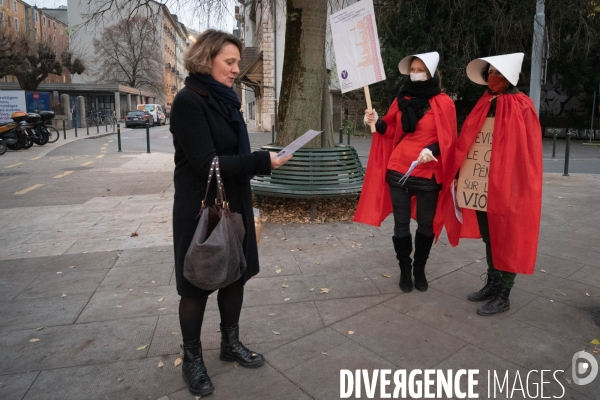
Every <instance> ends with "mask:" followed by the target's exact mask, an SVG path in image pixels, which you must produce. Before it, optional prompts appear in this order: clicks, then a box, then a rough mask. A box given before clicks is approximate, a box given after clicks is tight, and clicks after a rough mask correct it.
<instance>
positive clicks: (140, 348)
mask: <svg viewBox="0 0 600 400" xmlns="http://www.w3.org/2000/svg"><path fill="white" fill-rule="evenodd" d="M146 347H148V345H147V344H145V345H143V346H140V347H138V348H137V350H144V349H145V348H146Z"/></svg>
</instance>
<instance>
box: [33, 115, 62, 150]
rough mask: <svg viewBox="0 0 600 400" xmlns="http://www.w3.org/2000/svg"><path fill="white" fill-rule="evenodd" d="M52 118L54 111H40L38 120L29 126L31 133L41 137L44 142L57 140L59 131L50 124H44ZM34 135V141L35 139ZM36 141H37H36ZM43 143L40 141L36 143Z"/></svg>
mask: <svg viewBox="0 0 600 400" xmlns="http://www.w3.org/2000/svg"><path fill="white" fill-rule="evenodd" d="M53 118H54V111H40V113H39V120H38V121H37V122H35V123H34V124H32V126H31V127H30V131H31V134H32V135H33V136H35V137H38V138H39V137H43V138H44V139H43V140H45V143H43V144H46V143H54V142H56V141H57V140H58V138H59V136H60V133H59V132H58V130H57V129H56V128H54V127H53V126H51V125H46V124H47V123H48V122H49V121H51V120H52V119H53ZM35 137H34V141H35ZM36 143H37V142H36ZM37 144H39V145H43V144H42V143H37Z"/></svg>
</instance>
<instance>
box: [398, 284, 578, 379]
mask: <svg viewBox="0 0 600 400" xmlns="http://www.w3.org/2000/svg"><path fill="white" fill-rule="evenodd" d="M478 306H479V305H478V304H477V303H473V302H469V301H468V300H466V301H463V300H459V299H456V298H454V297H452V296H448V295H443V296H440V297H438V298H436V299H434V300H432V301H430V302H427V303H425V304H423V305H422V306H419V307H417V308H415V309H413V310H411V311H409V312H408V313H406V315H408V316H410V317H412V318H414V319H416V320H419V321H421V322H423V323H425V324H427V325H429V326H432V327H435V328H437V329H439V330H441V331H443V332H447V333H448V334H451V335H452V336H454V337H456V338H459V339H461V340H463V341H465V342H468V343H471V344H473V345H475V346H477V347H479V348H483V349H486V350H487V351H489V352H490V353H493V354H495V355H497V356H499V357H503V358H505V359H509V360H511V362H513V363H515V364H517V365H519V366H520V367H524V368H528V369H539V368H540V366H541V365H542V366H544V368H547V369H553V370H556V369H564V368H565V367H566V365H568V364H569V362H570V360H571V357H572V356H573V354H574V353H575V352H576V351H577V350H578V349H579V348H580V347H581V344H579V343H577V342H575V341H573V340H570V339H566V338H564V337H560V336H556V335H554V334H552V333H549V332H547V331H545V330H543V329H540V328H537V327H534V326H532V325H529V324H527V323H524V322H521V321H517V320H515V319H512V318H510V317H509V316H508V315H506V314H504V315H502V314H501V315H497V316H494V318H488V317H482V316H479V315H477V314H476V313H475V310H476V309H477V307H478Z"/></svg>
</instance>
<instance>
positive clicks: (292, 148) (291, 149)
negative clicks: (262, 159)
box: [277, 129, 323, 158]
mask: <svg viewBox="0 0 600 400" xmlns="http://www.w3.org/2000/svg"><path fill="white" fill-rule="evenodd" d="M320 133H323V131H313V130H312V129H311V130H309V131H308V132H306V133H305V134H304V135H302V136H300V137H299V138H298V139H296V140H294V141H293V142H292V143H290V144H288V145H287V147H286V148H284V149H283V150H281V151H280V152H279V153H277V158H283V157H285V156H289V155H291V154H293V153H295V152H296V150H298V149H299V148H300V147H302V146H304V145H305V144H306V143H308V142H310V141H311V140H312V139H314V138H315V137H316V136H317V135H319V134H320Z"/></svg>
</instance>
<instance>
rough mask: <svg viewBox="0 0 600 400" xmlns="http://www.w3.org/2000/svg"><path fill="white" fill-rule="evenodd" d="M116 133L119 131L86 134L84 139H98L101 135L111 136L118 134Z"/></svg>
mask: <svg viewBox="0 0 600 400" xmlns="http://www.w3.org/2000/svg"><path fill="white" fill-rule="evenodd" d="M116 134H117V132H109V133H100V134H96V135H94V136H87V135H86V137H84V138H83V139H98V138H101V137H105V136H110V135H116Z"/></svg>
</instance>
